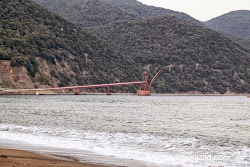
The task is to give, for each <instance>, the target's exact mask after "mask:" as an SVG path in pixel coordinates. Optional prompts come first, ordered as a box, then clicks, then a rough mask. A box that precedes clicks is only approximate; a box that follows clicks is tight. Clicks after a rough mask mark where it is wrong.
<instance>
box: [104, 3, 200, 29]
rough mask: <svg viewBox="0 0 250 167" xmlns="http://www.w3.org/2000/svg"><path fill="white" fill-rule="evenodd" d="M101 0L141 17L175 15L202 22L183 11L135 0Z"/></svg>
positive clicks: (197, 22)
mask: <svg viewBox="0 0 250 167" xmlns="http://www.w3.org/2000/svg"><path fill="white" fill-rule="evenodd" d="M101 1H103V2H107V3H109V4H111V5H113V6H116V7H118V8H120V9H121V10H123V11H125V12H127V13H131V14H134V15H137V16H139V17H142V18H153V17H157V16H166V15H168V16H175V17H177V18H179V19H183V20H186V21H189V22H191V23H194V24H197V25H202V23H201V22H200V21H198V20H196V19H195V18H193V17H191V16H189V15H187V14H186V13H183V12H177V11H173V10H170V9H165V8H160V7H155V6H148V5H144V4H143V3H141V2H138V1H137V0H101Z"/></svg>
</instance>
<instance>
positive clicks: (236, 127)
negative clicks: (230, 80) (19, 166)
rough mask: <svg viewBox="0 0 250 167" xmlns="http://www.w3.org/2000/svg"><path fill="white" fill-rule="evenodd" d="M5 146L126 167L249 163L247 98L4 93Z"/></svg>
mask: <svg viewBox="0 0 250 167" xmlns="http://www.w3.org/2000/svg"><path fill="white" fill-rule="evenodd" d="M0 147H4V148H15V149H21V150H29V151H33V152H37V153H41V154H47V155H53V156H60V157H67V158H71V159H73V160H76V161H79V162H87V163H95V164H106V165H109V166H126V167H202V166H204V167H209V166H210V167H238V166H239V167H249V166H250V98H247V97H246V96H181V95H152V96H149V97H145V96H142V97H141V96H136V95H111V96H106V95H78V96H74V95H49V96H46V95H44V96H27V95H25V96H22V95H18V96H15V95H13V96H12V95H9V96H0Z"/></svg>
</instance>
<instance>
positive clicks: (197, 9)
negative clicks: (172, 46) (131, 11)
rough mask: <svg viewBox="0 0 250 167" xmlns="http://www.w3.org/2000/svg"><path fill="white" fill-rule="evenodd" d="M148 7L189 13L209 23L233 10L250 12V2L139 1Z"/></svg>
mask: <svg viewBox="0 0 250 167" xmlns="http://www.w3.org/2000/svg"><path fill="white" fill-rule="evenodd" d="M138 1H139V2H142V3H144V4H147V5H153V6H158V7H163V8H167V9H171V10H175V11H180V12H184V13H187V14H188V15H190V16H192V17H194V18H196V19H198V20H200V21H207V20H209V19H212V18H214V17H217V16H220V15H222V14H225V13H228V12H230V11H233V10H242V9H244V10H250V0H138Z"/></svg>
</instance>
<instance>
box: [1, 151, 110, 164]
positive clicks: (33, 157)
mask: <svg viewBox="0 0 250 167" xmlns="http://www.w3.org/2000/svg"><path fill="white" fill-rule="evenodd" d="M0 166H1V167H105V166H103V165H93V164H87V163H80V162H76V161H70V160H66V159H65V160H63V159H59V158H58V159H56V158H52V157H48V156H45V155H40V154H36V153H32V152H28V151H22V150H14V149H3V148H0ZM106 167H107V166H106Z"/></svg>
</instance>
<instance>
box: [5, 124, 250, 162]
mask: <svg viewBox="0 0 250 167" xmlns="http://www.w3.org/2000/svg"><path fill="white" fill-rule="evenodd" d="M0 138H2V139H8V140H11V141H13V142H19V143H20V142H23V143H27V144H29V145H33V146H40V147H48V148H60V149H74V150H76V151H78V152H81V151H82V152H84V151H89V152H92V154H97V155H103V156H108V157H117V158H121V159H133V160H138V161H143V162H147V163H151V164H156V165H162V166H164V165H181V166H201V165H224V166H225V165H228V164H230V163H232V161H216V162H213V161H194V160H190V159H178V158H176V157H173V155H182V156H190V155H195V154H196V153H197V154H198V153H199V154H200V153H203V154H204V153H206V152H207V151H209V149H210V151H211V149H212V148H209V147H211V146H206V147H204V148H201V149H196V148H197V147H199V146H197V145H199V141H198V140H197V139H193V138H187V139H184V138H178V139H176V138H171V137H170V138H166V137H159V136H153V135H149V134H125V133H106V132H93V131H79V130H75V129H60V128H53V129H50V128H46V127H25V126H16V125H7V124H4V125H3V124H0ZM203 149H204V150H203ZM194 150H196V151H197V152H195V151H194ZM242 150H243V151H244V152H246V153H250V151H249V148H247V147H246V148H242ZM202 151H203V152H202ZM183 152H184V153H183ZM222 152H223V151H222ZM218 153H219V152H218Z"/></svg>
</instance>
